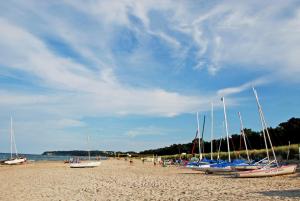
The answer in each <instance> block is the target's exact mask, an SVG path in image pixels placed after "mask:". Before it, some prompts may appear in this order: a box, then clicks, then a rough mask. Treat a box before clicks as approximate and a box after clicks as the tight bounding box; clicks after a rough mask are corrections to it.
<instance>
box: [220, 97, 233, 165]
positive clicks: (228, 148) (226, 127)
mask: <svg viewBox="0 0 300 201" xmlns="http://www.w3.org/2000/svg"><path fill="white" fill-rule="evenodd" d="M221 100H222V102H223V108H224V119H225V129H226V136H227V150H228V162H229V163H230V162H231V158H230V147H229V133H228V124H227V115H226V106H225V98H224V97H222V98H221Z"/></svg>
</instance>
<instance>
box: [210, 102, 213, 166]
mask: <svg viewBox="0 0 300 201" xmlns="http://www.w3.org/2000/svg"><path fill="white" fill-rule="evenodd" d="M213 139H214V104H213V103H211V138H210V140H211V141H210V160H213Z"/></svg>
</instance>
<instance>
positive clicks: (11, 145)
mask: <svg viewBox="0 0 300 201" xmlns="http://www.w3.org/2000/svg"><path fill="white" fill-rule="evenodd" d="M12 150H13V123H12V117H10V158H11V159H12V158H13V157H12V152H13V151H12Z"/></svg>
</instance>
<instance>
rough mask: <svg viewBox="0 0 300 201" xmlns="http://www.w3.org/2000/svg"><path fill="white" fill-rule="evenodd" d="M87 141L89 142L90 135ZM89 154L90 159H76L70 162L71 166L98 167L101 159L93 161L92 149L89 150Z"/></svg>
mask: <svg viewBox="0 0 300 201" xmlns="http://www.w3.org/2000/svg"><path fill="white" fill-rule="evenodd" d="M87 143H88V144H89V136H88V137H87ZM88 155H89V160H88V161H79V160H75V161H73V162H72V163H70V168H93V167H98V166H99V165H100V164H101V161H91V155H90V150H88Z"/></svg>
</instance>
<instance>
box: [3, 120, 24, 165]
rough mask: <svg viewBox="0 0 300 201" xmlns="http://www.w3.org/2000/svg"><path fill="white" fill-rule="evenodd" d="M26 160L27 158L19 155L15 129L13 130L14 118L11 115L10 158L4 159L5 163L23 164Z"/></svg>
mask: <svg viewBox="0 0 300 201" xmlns="http://www.w3.org/2000/svg"><path fill="white" fill-rule="evenodd" d="M13 144H14V149H15V155H16V157H15V158H13ZM24 162H26V158H23V157H19V156H18V151H17V145H16V141H15V135H14V130H13V120H12V117H11V118H10V159H8V160H6V161H4V164H7V165H18V164H22V163H24Z"/></svg>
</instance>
